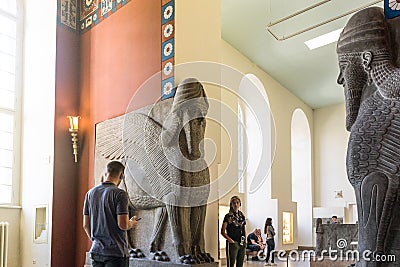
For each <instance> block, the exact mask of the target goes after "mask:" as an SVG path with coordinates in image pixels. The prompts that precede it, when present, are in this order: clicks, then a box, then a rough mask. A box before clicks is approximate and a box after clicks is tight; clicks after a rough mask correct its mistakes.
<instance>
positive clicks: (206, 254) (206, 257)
mask: <svg viewBox="0 0 400 267" xmlns="http://www.w3.org/2000/svg"><path fill="white" fill-rule="evenodd" d="M201 255H203V258H205V259H206V262H214V258H213V257H211V255H210V253H208V252H207V253H201Z"/></svg>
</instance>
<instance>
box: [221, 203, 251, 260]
mask: <svg viewBox="0 0 400 267" xmlns="http://www.w3.org/2000/svg"><path fill="white" fill-rule="evenodd" d="M241 204H242V203H241V201H240V198H239V197H238V196H233V197H231V200H230V203H229V206H230V208H229V212H228V213H227V214H226V215H225V217H224V221H223V223H222V227H221V235H222V236H223V237H225V239H226V260H227V267H234V266H235V262H236V267H242V266H243V261H244V256H245V254H246V230H245V225H246V218H245V216H244V214H243V213H242V212H241V211H240V210H239V208H240V206H241Z"/></svg>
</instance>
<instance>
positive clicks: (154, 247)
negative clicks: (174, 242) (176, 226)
mask: <svg viewBox="0 0 400 267" xmlns="http://www.w3.org/2000/svg"><path fill="white" fill-rule="evenodd" d="M166 222H167V209H166V208H165V207H160V208H157V209H156V214H155V221H154V227H153V236H152V238H151V246H150V252H156V251H159V250H161V249H160V247H161V240H162V239H163V238H162V237H163V235H164V232H165V223H166Z"/></svg>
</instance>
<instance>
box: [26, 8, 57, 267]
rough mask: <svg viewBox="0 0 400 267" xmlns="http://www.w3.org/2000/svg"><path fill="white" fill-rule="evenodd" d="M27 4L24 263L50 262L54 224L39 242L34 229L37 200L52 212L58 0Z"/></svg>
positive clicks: (49, 216)
mask: <svg viewBox="0 0 400 267" xmlns="http://www.w3.org/2000/svg"><path fill="white" fill-rule="evenodd" d="M24 5H25V22H24V27H25V40H24V69H23V76H24V78H23V117H22V123H23V128H22V194H21V195H22V202H21V203H22V218H21V243H20V244H21V249H22V265H21V266H24V267H30V266H32V267H35V266H50V248H51V246H50V241H51V236H50V233H51V229H48V242H47V243H40V244H36V243H34V242H33V229H34V217H35V208H36V207H37V206H39V205H46V206H47V207H48V218H51V217H52V216H51V207H52V191H53V183H52V180H53V157H54V105H55V104H54V101H55V95H54V93H55V56H56V53H55V47H56V22H57V18H56V15H57V1H52V0H44V1H41V2H40V5H38V4H37V2H35V1H27V0H26V1H24ZM39 14H40V15H39ZM49 226H51V222H50V221H49Z"/></svg>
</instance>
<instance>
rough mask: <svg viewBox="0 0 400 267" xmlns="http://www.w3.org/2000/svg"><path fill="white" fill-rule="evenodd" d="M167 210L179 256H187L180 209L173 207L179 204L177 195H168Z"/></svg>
mask: <svg viewBox="0 0 400 267" xmlns="http://www.w3.org/2000/svg"><path fill="white" fill-rule="evenodd" d="M165 199H166V203H167V204H166V208H167V213H168V219H169V222H170V225H171V232H172V239H173V244H174V247H175V249H176V252H177V254H178V255H179V256H182V255H185V249H184V245H183V237H182V224H181V216H182V213H181V212H180V209H181V208H180V207H178V206H175V205H172V203H178V202H177V198H176V195H175V194H174V193H170V194H168V195H167V196H166V197H165Z"/></svg>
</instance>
